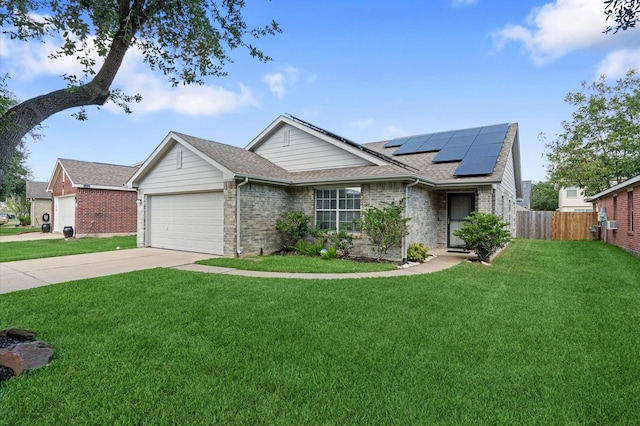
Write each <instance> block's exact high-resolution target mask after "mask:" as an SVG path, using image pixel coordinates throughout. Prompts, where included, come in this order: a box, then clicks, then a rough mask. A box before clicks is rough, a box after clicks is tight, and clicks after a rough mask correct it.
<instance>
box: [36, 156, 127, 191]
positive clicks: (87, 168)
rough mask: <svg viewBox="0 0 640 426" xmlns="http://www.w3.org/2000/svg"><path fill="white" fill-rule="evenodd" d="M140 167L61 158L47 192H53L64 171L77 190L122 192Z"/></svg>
mask: <svg viewBox="0 0 640 426" xmlns="http://www.w3.org/2000/svg"><path fill="white" fill-rule="evenodd" d="M138 167H139V166H121V165H117V164H105V163H95V162H90V161H79V160H69V159H66V158H59V159H58V161H57V162H56V166H55V168H54V170H53V174H52V175H51V179H50V181H49V186H48V187H47V191H49V192H52V191H53V188H52V185H53V182H55V180H56V178H57V176H58V175H59V174H60V173H62V172H63V171H64V172H65V173H66V175H67V176H68V177H69V180H70V181H71V185H72V186H73V187H76V188H93V189H111V190H122V189H125V188H124V184H125V183H126V182H127V181H128V180H129V178H130V177H131V176H132V175H133V174H134V173H135V172H136V170H138Z"/></svg>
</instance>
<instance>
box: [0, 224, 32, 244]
mask: <svg viewBox="0 0 640 426" xmlns="http://www.w3.org/2000/svg"><path fill="white" fill-rule="evenodd" d="M27 232H41V229H40V228H29V227H23V226H16V225H14V224H6V225H2V226H0V236H2V235H17V234H24V233H27ZM0 241H2V240H0Z"/></svg>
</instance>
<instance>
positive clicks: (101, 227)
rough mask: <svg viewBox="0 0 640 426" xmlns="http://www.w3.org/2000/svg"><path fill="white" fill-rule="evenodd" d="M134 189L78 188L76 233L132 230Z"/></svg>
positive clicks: (134, 214)
mask: <svg viewBox="0 0 640 426" xmlns="http://www.w3.org/2000/svg"><path fill="white" fill-rule="evenodd" d="M136 195H137V194H136V192H132V191H111V190H106V189H90V188H78V192H77V194H76V197H77V204H76V205H77V207H76V234H77V235H78V236H82V235H83V234H112V233H131V232H136V226H137V214H138V207H137V204H136Z"/></svg>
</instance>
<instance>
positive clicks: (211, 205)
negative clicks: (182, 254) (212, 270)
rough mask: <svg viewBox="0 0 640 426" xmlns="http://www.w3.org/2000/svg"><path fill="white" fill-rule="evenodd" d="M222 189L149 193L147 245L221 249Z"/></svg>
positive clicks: (212, 251)
mask: <svg viewBox="0 0 640 426" xmlns="http://www.w3.org/2000/svg"><path fill="white" fill-rule="evenodd" d="M223 204H224V196H223V193H222V192H208V193H200V194H173V195H154V196H150V197H149V203H148V208H149V223H150V232H149V239H150V241H149V245H150V246H151V247H158V248H166V249H173V250H184V251H195V252H201V253H211V254H219V255H222V254H223V253H224V238H223V230H224V214H223Z"/></svg>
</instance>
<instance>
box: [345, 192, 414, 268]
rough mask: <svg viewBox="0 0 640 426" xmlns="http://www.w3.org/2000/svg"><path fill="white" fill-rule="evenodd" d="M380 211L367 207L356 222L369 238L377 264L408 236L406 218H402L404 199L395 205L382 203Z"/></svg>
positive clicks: (376, 208) (393, 203)
mask: <svg viewBox="0 0 640 426" xmlns="http://www.w3.org/2000/svg"><path fill="white" fill-rule="evenodd" d="M384 204H385V207H383V208H382V209H380V208H378V207H369V208H367V209H366V210H364V211H363V212H362V215H361V218H360V220H359V221H358V222H357V224H358V228H359V229H360V231H362V233H363V234H365V235H366V236H367V237H369V241H371V243H372V244H373V246H374V247H373V248H372V250H373V252H374V253H375V255H376V260H377V261H378V262H379V261H380V260H381V259H382V257H383V256H384V255H386V254H387V252H388V251H389V249H390V248H391V247H394V246H397V245H400V243H401V242H402V237H404V236H405V235H408V234H409V231H408V230H407V222H408V221H409V220H411V219H410V218H408V217H402V212H403V210H404V199H402V200H400V201H399V202H398V203H397V204H396V203H395V202H394V201H392V202H391V203H384Z"/></svg>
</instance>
